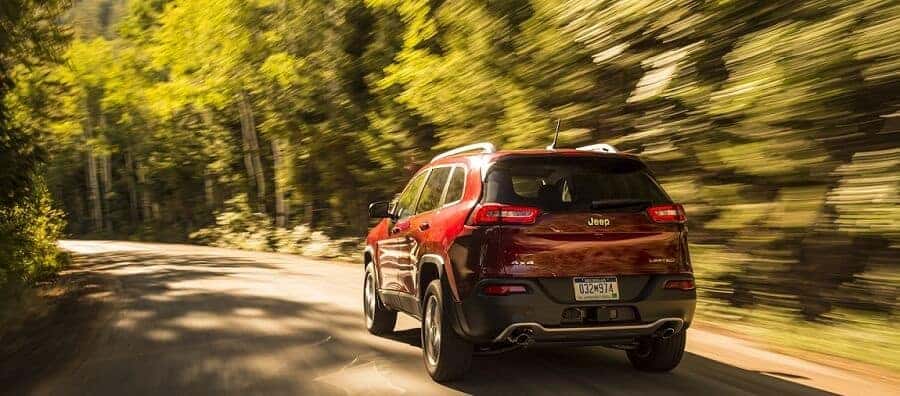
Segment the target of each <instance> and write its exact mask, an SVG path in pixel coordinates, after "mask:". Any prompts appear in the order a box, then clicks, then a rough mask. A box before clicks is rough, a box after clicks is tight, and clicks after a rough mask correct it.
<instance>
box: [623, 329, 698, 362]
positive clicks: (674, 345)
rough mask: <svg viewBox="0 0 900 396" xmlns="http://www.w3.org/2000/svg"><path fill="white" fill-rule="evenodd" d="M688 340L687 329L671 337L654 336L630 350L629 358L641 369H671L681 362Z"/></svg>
mask: <svg viewBox="0 0 900 396" xmlns="http://www.w3.org/2000/svg"><path fill="white" fill-rule="evenodd" d="M686 342H687V329H684V330H681V331H680V332H678V334H675V335H674V336H672V337H670V338H666V339H660V338H654V339H651V340H649V341H647V342H646V344H644V345H641V346H640V347H639V348H638V349H635V350H629V351H628V352H627V353H628V360H629V361H631V365H632V366H633V367H634V368H636V369H638V370H641V371H654V372H665V371H671V370H672V369H674V368H675V367H678V363H681V358H682V357H683V356H684V346H685V343H686Z"/></svg>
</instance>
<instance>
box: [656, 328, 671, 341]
mask: <svg viewBox="0 0 900 396" xmlns="http://www.w3.org/2000/svg"><path fill="white" fill-rule="evenodd" d="M674 335H675V329H674V328H672V327H665V328H662V329H660V330H659V331H657V332H656V336H657V337H659V338H662V339H664V340H665V339H667V338H671V337H672V336H674Z"/></svg>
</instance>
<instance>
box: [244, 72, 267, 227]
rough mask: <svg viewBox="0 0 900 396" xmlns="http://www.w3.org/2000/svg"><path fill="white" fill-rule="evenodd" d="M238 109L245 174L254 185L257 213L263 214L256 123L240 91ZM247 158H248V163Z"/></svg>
mask: <svg viewBox="0 0 900 396" xmlns="http://www.w3.org/2000/svg"><path fill="white" fill-rule="evenodd" d="M239 99H240V100H239V102H238V108H239V110H240V113H241V131H242V133H243V135H244V153H245V154H244V155H245V158H244V162H245V163H248V162H249V163H250V164H251V165H249V166H248V167H247V172H248V173H249V174H251V175H250V177H251V179H252V180H254V182H255V184H256V194H257V195H256V200H257V204H258V206H259V211H260V212H263V213H265V208H266V177H265V174H264V173H263V166H262V160H261V159H260V154H259V138H258V137H257V134H256V122H255V121H254V118H253V107H252V105H251V103H250V98H249V97H248V96H247V93H246V92H245V91H243V90H241V93H240V98H239ZM247 156H249V157H250V159H249V161H248V160H247V158H246V157H247Z"/></svg>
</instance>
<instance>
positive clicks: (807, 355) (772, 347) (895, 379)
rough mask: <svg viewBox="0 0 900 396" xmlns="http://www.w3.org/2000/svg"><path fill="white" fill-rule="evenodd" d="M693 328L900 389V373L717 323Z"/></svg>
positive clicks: (693, 325)
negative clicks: (768, 339)
mask: <svg viewBox="0 0 900 396" xmlns="http://www.w3.org/2000/svg"><path fill="white" fill-rule="evenodd" d="M691 328H697V329H701V330H706V331H709V332H711V333H717V334H721V335H724V336H728V337H732V338H736V339H739V340H741V341H744V342H746V343H747V344H749V345H751V346H753V347H754V348H757V349H760V350H765V351H770V352H775V353H778V354H781V355H785V356H790V357H792V358H797V359H801V360H805V361H807V362H811V363H815V364H820V365H823V366H827V367H831V368H835V369H839V370H845V371H849V372H852V373H854V374H857V375H861V376H865V377H869V378H872V379H875V380H878V381H880V382H882V383H885V384H891V385H894V386H897V387H898V388H900V375H898V373H894V372H892V371H890V370H888V369H887V368H884V367H879V366H874V365H871V364H867V363H864V362H858V361H854V360H850V359H846V358H842V357H839V356H831V355H826V354H822V353H816V352H813V351H806V350H802V349H796V348H787V347H782V346H779V345H777V344H772V343H766V342H764V341H763V340H760V339H758V338H755V337H752V336H749V335H746V334H744V333H740V332H737V331H734V330H731V329H727V328H724V327H721V326H718V325H716V324H715V323H710V322H706V321H696V320H695V321H694V323H692V324H691Z"/></svg>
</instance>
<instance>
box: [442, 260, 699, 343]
mask: <svg viewBox="0 0 900 396" xmlns="http://www.w3.org/2000/svg"><path fill="white" fill-rule="evenodd" d="M672 279H685V277H684V275H652V276H649V275H648V276H636V277H634V278H629V277H628V276H620V277H619V283H620V287H624V288H626V289H627V288H631V289H632V290H623V291H622V293H621V294H622V297H623V300H619V301H602V302H586V301H575V296H574V287H573V286H572V279H571V278H559V279H521V278H502V279H485V280H482V281H481V282H479V285H478V288H477V289H476V290H477V291H475V292H473V293H472V295H470V296H468V297H467V298H465V299H464V300H462V301H461V302H459V303H456V304H455V308H456V309H455V312H454V313H455V317H456V320H455V322H456V323H455V326H454V327H455V328H456V330H457V332H458V333H459V334H460V336H462V337H463V338H465V339H467V340H469V341H472V342H474V343H478V344H492V343H504V342H509V340H510V337H513V336H516V335H518V334H521V333H522V332H527V333H528V334H529V336H533V341H535V342H539V343H541V342H570V343H571V342H578V343H586V344H598V345H602V344H619V343H623V342H628V341H631V340H634V339H635V338H639V337H645V336H650V335H653V334H655V333H657V332H658V331H660V330H661V329H664V328H674V329H675V330H676V331H680V330H681V329H683V328H687V327H688V326H690V323H691V321H692V319H693V317H694V307H695V305H696V299H697V295H696V292H695V291H694V290H689V291H684V290H672V289H664V288H663V285H664V284H665V282H666V281H667V280H672ZM485 284H516V285H525V286H526V287H527V289H528V293H526V294H513V295H508V296H487V295H484V294H482V293H481V292H480V290H481V289H482V287H483V286H484V285H485ZM573 312H574V313H576V314H575V315H574V316H573V315H571V314H572V313H573Z"/></svg>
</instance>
